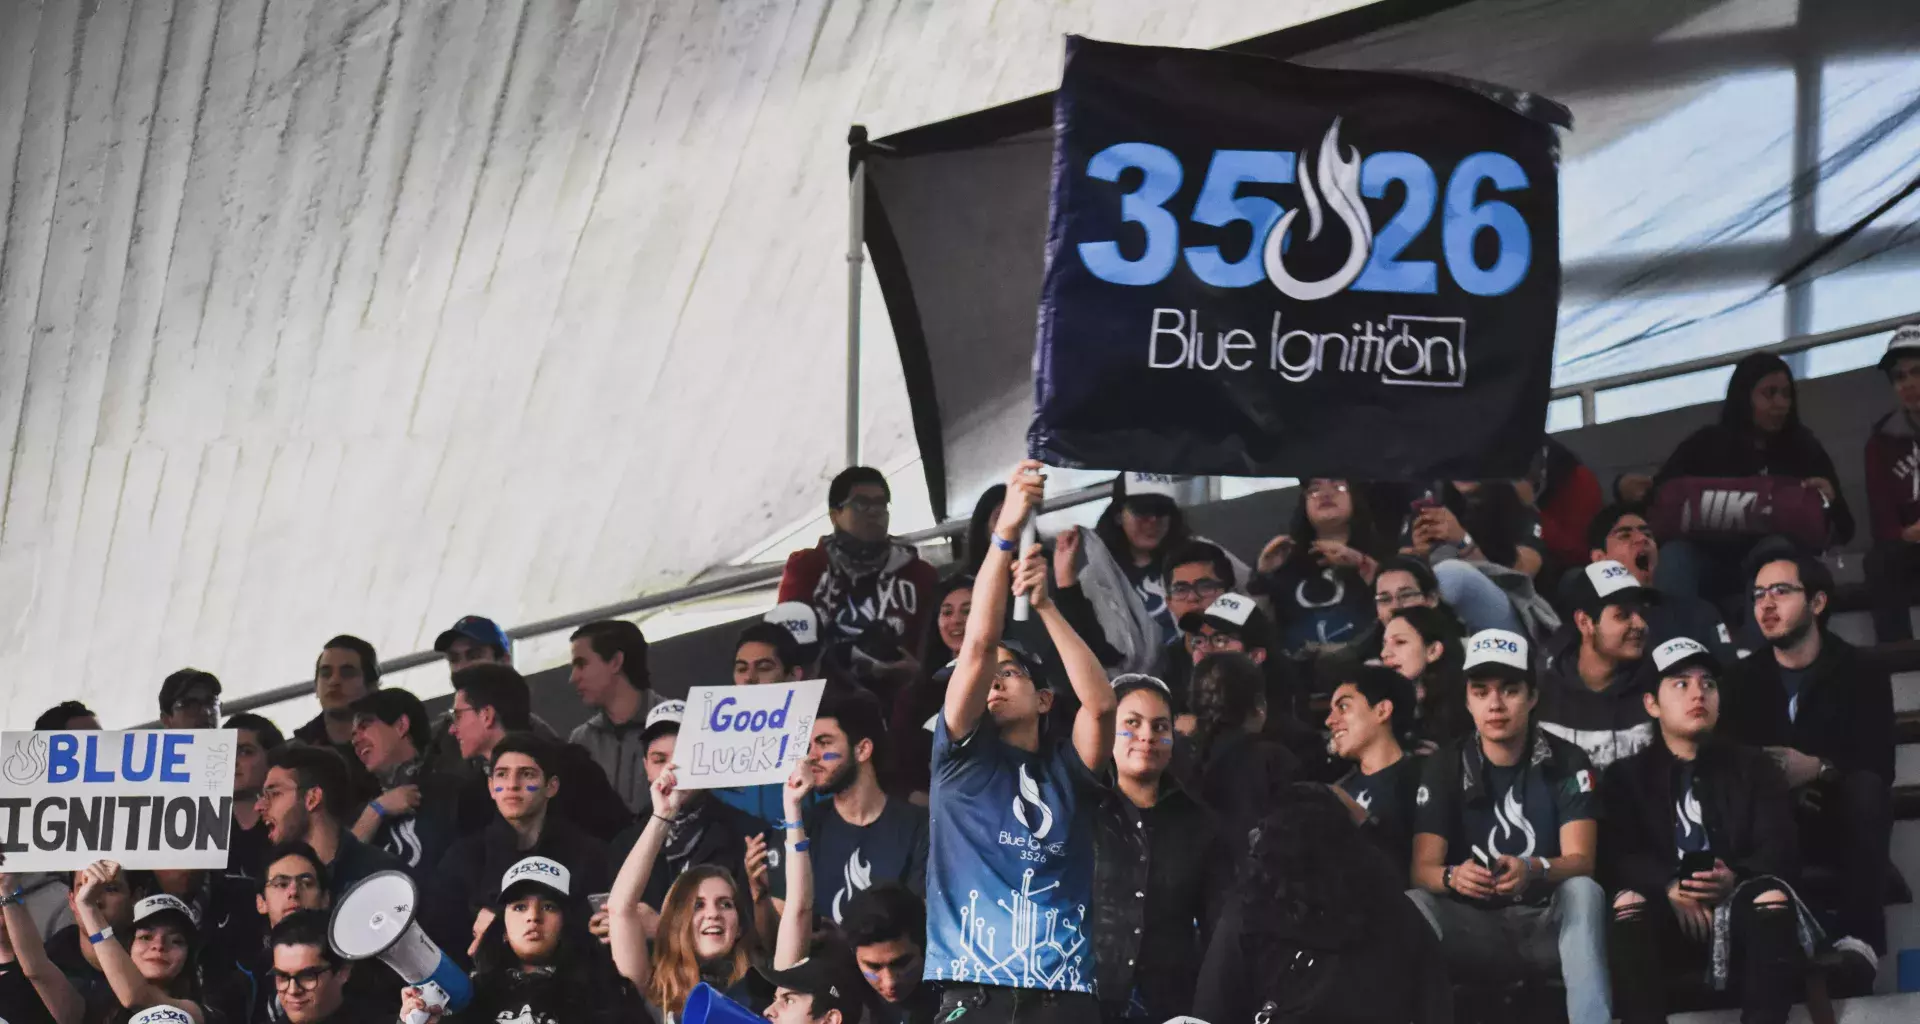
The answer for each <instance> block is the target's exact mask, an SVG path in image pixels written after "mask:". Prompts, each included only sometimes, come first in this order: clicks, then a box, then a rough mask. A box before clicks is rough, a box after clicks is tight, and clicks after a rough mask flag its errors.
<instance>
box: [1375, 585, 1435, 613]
mask: <svg viewBox="0 0 1920 1024" xmlns="http://www.w3.org/2000/svg"><path fill="white" fill-rule="evenodd" d="M1426 596H1427V595H1425V594H1422V593H1421V592H1419V591H1418V590H1415V589H1413V588H1412V587H1408V588H1407V589H1405V590H1396V591H1394V592H1393V593H1391V594H1375V595H1373V603H1374V604H1376V605H1379V606H1380V607H1382V608H1402V607H1405V606H1407V605H1410V604H1419V603H1420V602H1421V601H1423V600H1425V599H1426Z"/></svg>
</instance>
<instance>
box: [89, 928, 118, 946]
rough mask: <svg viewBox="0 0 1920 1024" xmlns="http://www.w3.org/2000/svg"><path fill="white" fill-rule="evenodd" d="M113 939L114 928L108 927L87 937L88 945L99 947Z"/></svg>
mask: <svg viewBox="0 0 1920 1024" xmlns="http://www.w3.org/2000/svg"><path fill="white" fill-rule="evenodd" d="M111 938H113V928H112V927H111V926H108V927H106V928H102V929H100V930H99V931H97V932H94V933H93V934H92V935H89V936H87V944H88V945H91V946H98V945H99V944H101V943H102V942H105V941H107V940H108V939H111Z"/></svg>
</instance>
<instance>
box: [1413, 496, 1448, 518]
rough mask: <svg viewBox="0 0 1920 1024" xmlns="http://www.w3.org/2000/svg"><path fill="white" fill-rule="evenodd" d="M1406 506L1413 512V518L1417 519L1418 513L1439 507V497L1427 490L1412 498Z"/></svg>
mask: <svg viewBox="0 0 1920 1024" xmlns="http://www.w3.org/2000/svg"><path fill="white" fill-rule="evenodd" d="M1407 507H1408V508H1409V509H1410V510H1411V511H1412V512H1413V518H1415V519H1418V518H1420V513H1422V512H1425V511H1426V510H1428V509H1430V508H1439V507H1440V499H1439V498H1437V497H1435V496H1434V494H1433V492H1432V491H1428V492H1426V493H1425V494H1422V495H1421V496H1419V497H1418V498H1415V499H1413V504H1411V505H1409V506H1407Z"/></svg>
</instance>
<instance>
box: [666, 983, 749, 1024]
mask: <svg viewBox="0 0 1920 1024" xmlns="http://www.w3.org/2000/svg"><path fill="white" fill-rule="evenodd" d="M680 1024H766V1021H764V1020H762V1019H761V1017H760V1015H759V1014H757V1013H755V1012H753V1011H752V1010H749V1009H747V1008H746V1007H744V1006H741V1005H740V1004H739V1003H736V1002H734V1001H733V1000H731V999H728V998H727V997H726V996H723V995H721V994H720V992H719V990H718V989H716V988H714V987H713V986H712V985H709V984H707V983H706V982H704V981H703V982H701V983H700V984H698V985H695V986H693V991H692V992H689V993H687V1005H686V1009H684V1010H682V1011H681V1012H680Z"/></svg>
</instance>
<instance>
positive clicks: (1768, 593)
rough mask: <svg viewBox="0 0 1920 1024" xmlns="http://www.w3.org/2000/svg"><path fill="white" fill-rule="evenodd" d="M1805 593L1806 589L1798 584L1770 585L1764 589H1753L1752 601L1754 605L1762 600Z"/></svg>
mask: <svg viewBox="0 0 1920 1024" xmlns="http://www.w3.org/2000/svg"><path fill="white" fill-rule="evenodd" d="M1806 592H1807V588H1805V587H1803V586H1801V585H1800V584H1798V583H1770V584H1768V585H1767V586H1764V587H1755V588H1753V600H1754V603H1755V604H1758V603H1759V602H1760V601H1761V599H1763V598H1767V597H1774V598H1780V597H1787V596H1789V595H1791V594H1804V593H1806Z"/></svg>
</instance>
